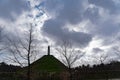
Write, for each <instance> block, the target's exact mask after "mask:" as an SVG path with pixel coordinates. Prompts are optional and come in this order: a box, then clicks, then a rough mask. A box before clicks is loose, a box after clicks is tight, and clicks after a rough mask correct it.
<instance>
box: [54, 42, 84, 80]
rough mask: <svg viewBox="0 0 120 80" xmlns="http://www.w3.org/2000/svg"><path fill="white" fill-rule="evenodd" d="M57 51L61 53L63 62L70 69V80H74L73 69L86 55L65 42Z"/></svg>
mask: <svg viewBox="0 0 120 80" xmlns="http://www.w3.org/2000/svg"><path fill="white" fill-rule="evenodd" d="M56 50H57V52H58V53H60V55H61V60H62V62H63V63H64V64H65V65H66V66H67V67H68V72H69V74H70V80H72V67H73V66H74V63H75V62H76V61H77V60H79V59H80V58H81V57H82V56H83V55H84V53H82V52H81V51H80V50H77V49H75V48H74V47H73V45H72V43H71V42H70V41H65V40H64V41H63V44H62V45H61V46H59V47H58V48H57V49H56Z"/></svg>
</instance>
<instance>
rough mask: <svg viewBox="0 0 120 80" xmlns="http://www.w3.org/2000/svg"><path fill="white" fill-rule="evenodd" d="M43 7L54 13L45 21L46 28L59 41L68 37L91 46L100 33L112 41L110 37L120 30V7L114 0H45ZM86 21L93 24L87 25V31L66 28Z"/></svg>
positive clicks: (85, 27)
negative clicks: (93, 39)
mask: <svg viewBox="0 0 120 80" xmlns="http://www.w3.org/2000/svg"><path fill="white" fill-rule="evenodd" d="M91 4H92V7H91V6H90V5H91ZM42 6H44V8H45V10H46V12H47V13H48V14H49V15H50V16H52V17H51V18H50V19H49V20H46V21H45V23H44V25H43V27H42V31H43V33H44V34H46V35H47V36H48V37H50V38H52V39H54V40H56V41H57V42H58V41H59V40H61V39H63V38H65V39H66V38H67V39H70V40H72V41H73V42H75V43H80V44H82V45H87V44H88V43H89V42H90V41H91V40H92V38H93V37H94V36H97V37H98V38H99V39H102V40H103V41H107V43H109V41H111V39H110V38H112V36H116V34H118V32H119V31H120V27H119V24H120V23H118V22H116V21H117V20H115V19H116V18H117V16H118V17H119V16H120V15H119V14H118V13H119V8H120V6H119V5H116V3H115V1H113V0H44V2H43V5H42ZM86 20H89V22H90V24H91V25H89V24H86V25H85V26H84V29H85V30H87V33H84V32H80V31H79V32H75V31H69V30H68V29H67V28H65V27H66V25H67V24H69V25H72V26H73V27H74V25H77V24H79V23H80V22H82V21H86ZM118 20H119V19H118ZM67 27H68V26H67ZM81 31H82V30H81ZM103 43H104V44H105V43H106V42H103Z"/></svg>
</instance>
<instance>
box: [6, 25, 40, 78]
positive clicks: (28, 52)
mask: <svg viewBox="0 0 120 80" xmlns="http://www.w3.org/2000/svg"><path fill="white" fill-rule="evenodd" d="M34 29H35V27H33V25H32V24H29V26H28V29H27V30H26V31H24V32H23V36H22V37H20V36H18V37H17V39H16V40H17V41H16V40H15V39H12V38H10V37H7V40H8V42H9V43H10V45H8V46H9V47H8V51H9V52H10V53H11V54H12V56H13V57H12V58H11V57H9V59H10V60H12V61H14V62H16V63H18V64H19V65H20V66H24V64H25V63H27V80H30V75H31V68H30V67H31V65H30V64H31V61H33V59H35V58H36V55H37V53H38V52H39V51H38V47H37V45H38V43H36V42H37V39H36V38H35V36H36V35H35V30H34ZM21 60H24V61H25V62H22V61H21Z"/></svg>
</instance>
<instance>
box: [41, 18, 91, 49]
mask: <svg viewBox="0 0 120 80" xmlns="http://www.w3.org/2000/svg"><path fill="white" fill-rule="evenodd" d="M62 26H64V24H63V22H60V21H58V22H57V21H56V20H54V19H53V20H51V19H50V20H48V21H46V22H45V24H44V27H43V30H44V32H45V33H46V34H47V35H48V36H49V37H51V38H53V39H54V40H57V41H58V43H57V44H59V43H60V42H61V41H62V40H70V41H72V42H73V43H75V44H76V45H77V46H81V47H84V46H86V45H87V44H88V43H89V42H90V41H91V39H92V36H91V35H90V34H87V33H83V32H74V31H68V30H67V29H62Z"/></svg>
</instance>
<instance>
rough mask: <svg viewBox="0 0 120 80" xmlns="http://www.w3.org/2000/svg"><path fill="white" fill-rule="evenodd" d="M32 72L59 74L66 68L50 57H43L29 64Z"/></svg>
mask: <svg viewBox="0 0 120 80" xmlns="http://www.w3.org/2000/svg"><path fill="white" fill-rule="evenodd" d="M31 67H32V70H34V71H45V72H60V71H63V70H66V69H67V68H66V66H65V65H64V64H63V63H61V62H60V61H59V60H58V59H56V58H55V57H54V56H52V55H45V56H43V57H42V58H40V59H39V60H37V61H35V62H34V63H32V64H31Z"/></svg>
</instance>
